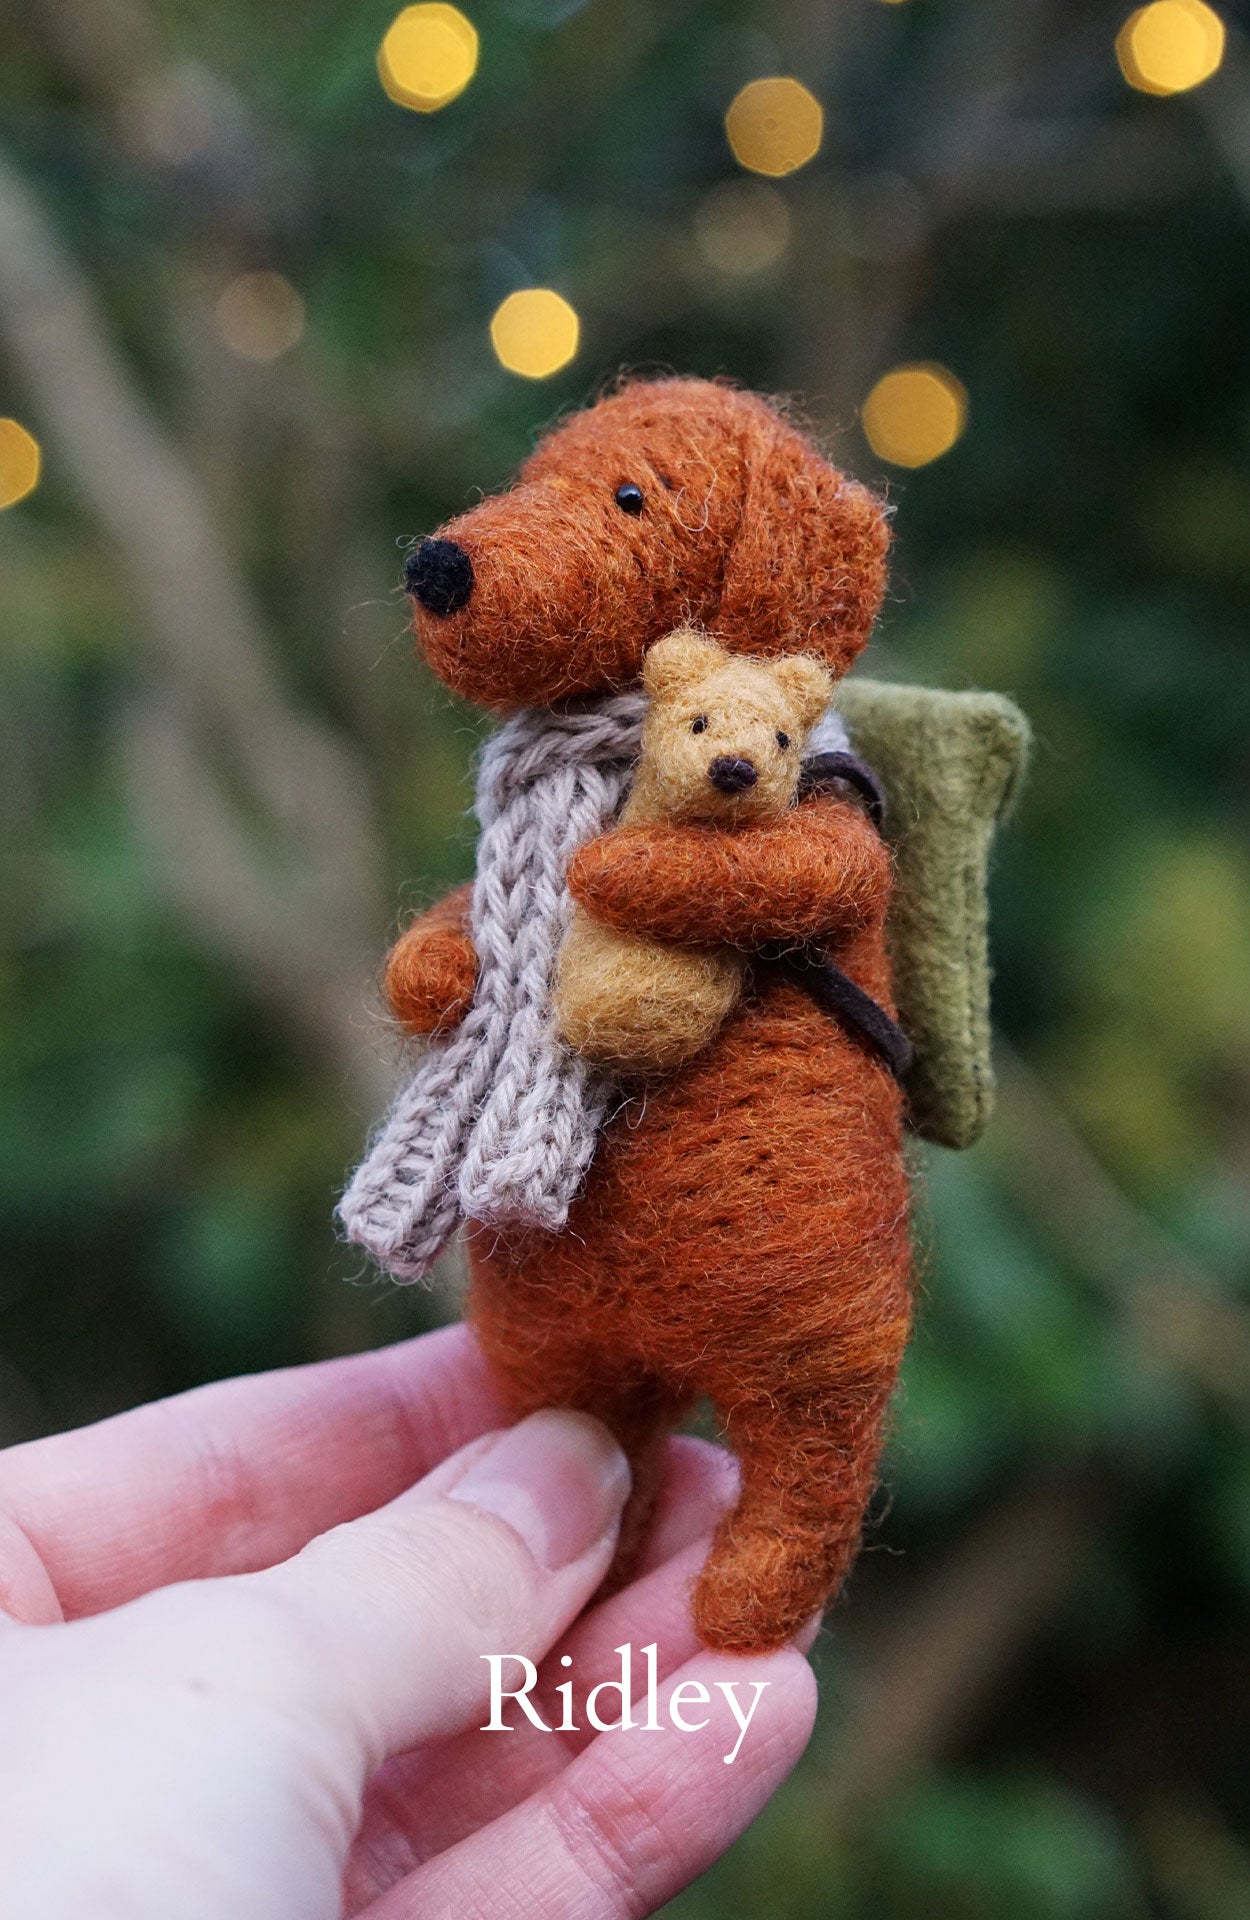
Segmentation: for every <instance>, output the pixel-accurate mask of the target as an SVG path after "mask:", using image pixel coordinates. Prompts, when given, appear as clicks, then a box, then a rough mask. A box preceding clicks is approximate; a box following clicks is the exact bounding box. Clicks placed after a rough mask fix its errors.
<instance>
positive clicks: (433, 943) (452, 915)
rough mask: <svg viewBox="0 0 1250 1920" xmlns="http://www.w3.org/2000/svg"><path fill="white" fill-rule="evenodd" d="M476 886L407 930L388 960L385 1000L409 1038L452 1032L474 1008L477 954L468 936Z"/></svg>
mask: <svg viewBox="0 0 1250 1920" xmlns="http://www.w3.org/2000/svg"><path fill="white" fill-rule="evenodd" d="M472 893H473V888H472V885H471V884H469V883H466V884H465V885H464V886H463V887H457V888H456V889H455V891H454V892H453V893H449V894H448V895H447V896H446V898H445V899H443V900H440V901H439V902H438V904H437V906H433V907H431V908H430V909H429V911H428V912H426V913H419V914H418V915H417V917H416V919H415V920H413V921H411V922H410V924H409V925H408V926H407V927H405V929H404V931H403V933H401V934H400V936H399V939H398V940H397V941H396V942H395V945H394V946H393V947H392V948H391V950H390V953H389V954H388V955H387V958H386V979H385V990H386V997H387V999H388V1000H389V1001H390V1005H391V1012H392V1013H393V1014H394V1015H395V1018H396V1019H397V1020H398V1021H399V1022H400V1024H401V1025H402V1026H405V1027H406V1028H407V1029H408V1031H409V1033H448V1032H450V1030H451V1029H452V1028H453V1027H458V1026H459V1024H460V1022H461V1021H462V1020H463V1019H464V1016H465V1014H466V1013H467V1012H468V1011H469V1008H470V1006H471V1005H472V1003H473V990H474V988H475V987H476V985H477V954H476V953H475V952H474V949H473V936H472V934H471V933H470V932H469V901H470V899H471V897H472Z"/></svg>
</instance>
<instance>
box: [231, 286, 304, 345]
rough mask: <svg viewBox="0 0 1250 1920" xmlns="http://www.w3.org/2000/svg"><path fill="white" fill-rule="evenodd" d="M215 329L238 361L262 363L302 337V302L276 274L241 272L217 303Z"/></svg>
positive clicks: (291, 288) (292, 288) (290, 287)
mask: <svg viewBox="0 0 1250 1920" xmlns="http://www.w3.org/2000/svg"><path fill="white" fill-rule="evenodd" d="M217 331H218V332H219V333H220V335H221V337H222V339H223V340H224V341H225V343H226V345H227V346H228V347H229V349H230V351H231V352H232V353H237V354H238V356H239V358H240V360H254V361H257V362H259V363H260V364H262V365H264V364H267V363H268V362H269V361H271V360H277V359H278V358H279V356H280V355H281V354H284V353H289V352H290V350H291V348H292V347H295V346H298V345H299V342H300V341H301V340H302V339H303V337H304V302H303V301H302V300H301V298H300V296H299V294H298V293H297V292H296V291H295V288H294V287H293V286H292V285H291V283H290V281H289V280H287V279H285V278H284V276H283V275H282V274H280V273H266V272H260V273H241V274H239V275H238V277H237V278H236V279H234V280H232V281H231V282H230V284H229V286H228V287H227V288H226V290H225V292H224V293H223V294H222V296H221V298H220V299H219V300H218V302H217Z"/></svg>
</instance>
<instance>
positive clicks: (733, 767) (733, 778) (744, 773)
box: [707, 754, 759, 793]
mask: <svg viewBox="0 0 1250 1920" xmlns="http://www.w3.org/2000/svg"><path fill="white" fill-rule="evenodd" d="M707 777H708V779H709V780H710V781H711V783H712V785H713V786H714V787H715V788H716V790H717V792H718V793H745V792H746V790H747V788H748V787H753V786H754V785H755V783H756V781H757V780H758V779H759V775H758V773H756V771H755V766H754V763H753V762H752V761H750V760H741V759H731V758H730V756H729V755H728V754H718V755H717V757H716V759H715V760H713V762H712V764H711V766H710V767H709V768H708V770H707Z"/></svg>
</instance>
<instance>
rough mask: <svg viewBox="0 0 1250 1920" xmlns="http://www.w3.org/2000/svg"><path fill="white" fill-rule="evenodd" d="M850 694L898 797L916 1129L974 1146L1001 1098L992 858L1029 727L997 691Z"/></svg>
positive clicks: (876, 688)
mask: <svg viewBox="0 0 1250 1920" xmlns="http://www.w3.org/2000/svg"><path fill="white" fill-rule="evenodd" d="M838 693H839V700H840V702H841V704H842V706H843V708H844V710H845V714H846V717H847V720H848V723H849V725H850V726H851V728H852V729H853V731H854V735H855V744H856V746H857V747H858V748H859V749H860V750H861V751H862V752H863V753H864V754H865V755H866V757H867V758H868V759H869V760H870V761H871V762H872V764H873V766H874V767H875V769H876V771H877V772H878V773H879V774H880V775H881V776H882V778H883V780H884V782H885V785H886V788H887V791H888V792H889V795H890V809H889V814H888V818H887V821H886V833H887V837H888V839H889V841H890V843H891V846H892V848H893V851H894V860H895V889H894V901H893V905H892V906H891V909H890V927H889V938H890V951H891V955H892V957H893V971H894V987H895V993H896V995H897V998H898V1004H899V1018H900V1020H901V1022H902V1025H903V1028H904V1030H905V1031H906V1033H907V1035H908V1037H909V1039H910V1040H911V1042H912V1044H913V1046H914V1047H915V1050H916V1064H915V1067H914V1068H913V1070H912V1072H911V1074H910V1075H909V1077H908V1082H907V1088H908V1096H909V1115H910V1120H911V1124H912V1126H913V1127H914V1128H915V1130H916V1132H917V1133H919V1134H921V1135H922V1136H923V1137H924V1138H925V1139H926V1140H934V1141H936V1142H938V1144H939V1145H941V1146H944V1147H970V1146H971V1145H972V1144H973V1142H974V1141H975V1140H977V1139H979V1138H980V1136H981V1134H982V1133H983V1132H984V1130H985V1127H986V1125H987V1123H988V1121H989V1117H990V1113H991V1111H992V1109H993V1104H994V1075H993V1068H992V1064H991V1059H990V957H989V892H988V874H989V859H990V852H991V848H992V843H993V838H994V832H995V828H996V826H997V824H998V822H999V820H1000V819H1001V818H1002V816H1003V814H1004V813H1005V812H1006V811H1007V810H1008V809H1009V808H1010V805H1011V801H1012V798H1013V796H1014V795H1015V793H1016V792H1017V790H1018V788H1019V786H1020V783H1021V781H1022V779H1023V777H1024V772H1025V767H1026V765H1027V761H1028V749H1029V727H1028V722H1027V721H1026V719H1025V718H1024V715H1023V714H1022V713H1021V712H1020V710H1019V708H1018V707H1015V706H1013V705H1012V703H1011V701H1010V700H1007V699H1004V698H1003V696H1002V695H1001V694H995V693H945V692H940V691H936V690H934V689H931V688H929V687H899V686H890V685H887V684H885V683H884V682H881V681H875V680H858V679H856V678H855V677H854V676H852V677H851V678H850V679H849V680H847V681H846V682H844V684H843V685H842V686H841V687H840V688H839V690H838Z"/></svg>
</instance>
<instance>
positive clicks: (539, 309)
mask: <svg viewBox="0 0 1250 1920" xmlns="http://www.w3.org/2000/svg"><path fill="white" fill-rule="evenodd" d="M580 336H581V322H580V321H579V320H578V318H577V315H576V314H575V313H574V311H573V309H572V307H571V306H570V305H569V303H568V301H567V300H566V299H565V298H564V297H563V295H562V294H559V293H556V292H555V291H554V290H553V289H552V288H551V287H522V288H521V289H520V290H519V291H518V292H517V293H510V294H509V295H508V297H507V299H506V300H505V301H504V302H503V303H502V305H500V306H498V307H496V309H495V314H494V318H493V319H492V320H491V323H490V338H491V345H492V346H493V347H494V349H495V353H496V356H497V358H498V360H499V363H500V365H501V366H504V367H506V368H507V369H508V372H509V373H522V374H524V375H525V378H526V379H527V380H545V379H546V378H547V376H548V375H549V374H552V373H558V372H559V371H560V368H561V367H567V365H568V363H569V361H570V360H571V359H572V358H573V355H574V354H575V353H576V352H577V343H578V340H579V338H580Z"/></svg>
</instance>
